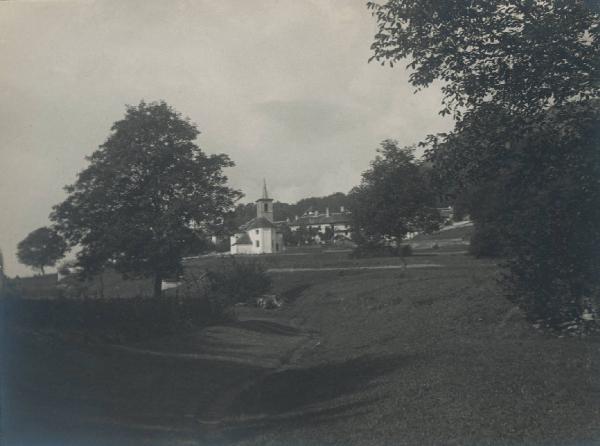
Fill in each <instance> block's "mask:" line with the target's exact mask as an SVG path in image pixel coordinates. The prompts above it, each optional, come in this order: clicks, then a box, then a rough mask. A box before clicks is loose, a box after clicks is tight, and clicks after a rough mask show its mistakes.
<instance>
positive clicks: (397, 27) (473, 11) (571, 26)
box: [368, 0, 600, 116]
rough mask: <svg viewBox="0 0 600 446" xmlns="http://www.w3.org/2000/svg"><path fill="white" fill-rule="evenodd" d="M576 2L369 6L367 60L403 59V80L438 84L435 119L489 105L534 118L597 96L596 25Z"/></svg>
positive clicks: (394, 1) (406, 0) (599, 29)
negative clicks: (372, 20)
mask: <svg viewBox="0 0 600 446" xmlns="http://www.w3.org/2000/svg"><path fill="white" fill-rule="evenodd" d="M588 3H589V2H584V1H582V0H561V1H555V0H541V1H531V0H527V1H523V0H502V1H498V0H446V1H443V2H440V1H438V0H389V1H387V2H385V3H383V4H377V3H375V2H369V3H368V7H369V8H370V10H371V11H372V12H373V14H374V16H375V17H376V19H377V24H378V32H377V34H376V36H375V41H374V42H373V44H372V47H371V48H372V50H373V52H374V55H373V58H374V59H376V60H378V61H380V62H382V63H385V62H389V63H390V65H392V66H393V64H394V63H397V62H399V61H400V60H403V59H409V63H408V68H409V69H411V70H412V73H411V75H410V82H411V83H412V84H413V85H414V86H415V87H417V89H421V88H424V87H427V86H429V85H431V83H432V82H433V81H434V80H440V81H442V82H443V87H442V92H443V95H444V96H443V109H442V113H450V112H454V113H457V116H460V115H461V111H464V110H474V109H477V108H478V107H480V106H482V105H485V104H495V105H497V106H500V107H501V108H503V109H505V110H507V111H511V112H514V111H520V112H526V113H527V114H538V113H539V112H540V110H543V109H547V108H549V107H550V106H555V105H560V104H565V103H569V102H572V101H574V100H577V101H579V100H586V99H588V98H592V97H597V96H598V94H599V92H600V84H598V82H597V75H598V69H599V68H600V67H599V62H598V61H599V60H600V26H599V25H600V20H599V16H598V14H597V13H596V12H595V11H593V10H592V9H590V8H589V5H588Z"/></svg>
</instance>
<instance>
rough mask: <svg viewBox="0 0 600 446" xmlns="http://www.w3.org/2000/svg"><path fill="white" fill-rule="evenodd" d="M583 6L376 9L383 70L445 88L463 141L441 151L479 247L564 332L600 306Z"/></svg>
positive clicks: (446, 141) (454, 135) (412, 3)
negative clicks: (402, 66) (404, 69)
mask: <svg viewBox="0 0 600 446" xmlns="http://www.w3.org/2000/svg"><path fill="white" fill-rule="evenodd" d="M590 4H591V2H586V1H582V0H562V1H554V0H541V1H522V0H503V1H496V0H469V1H466V0H449V1H444V2H438V1H435V0H390V1H387V2H385V3H384V4H381V5H380V4H375V3H370V4H369V8H370V9H371V10H372V11H373V13H374V15H375V17H376V19H377V23H378V28H379V30H378V33H377V35H376V36H375V41H374V43H373V45H372V48H373V51H374V56H373V57H374V58H375V59H377V60H379V61H380V62H382V63H385V62H389V63H390V64H394V63H396V62H398V61H400V60H402V59H409V61H408V68H409V69H410V70H412V73H411V76H410V82H411V83H412V84H413V85H414V86H415V87H416V88H417V89H420V88H424V87H427V86H429V85H431V83H432V82H433V81H435V80H438V81H441V82H442V85H443V87H442V91H443V101H442V110H441V112H440V113H441V114H446V113H451V114H452V115H453V116H454V118H455V121H456V122H455V128H454V131H452V132H450V133H448V134H441V135H437V136H434V137H433V136H432V137H429V138H428V141H427V142H426V144H427V145H428V146H429V151H428V157H429V159H430V160H431V161H432V162H433V165H434V169H435V171H436V176H437V178H438V179H439V180H441V181H442V182H443V184H444V187H446V188H448V189H453V191H454V193H455V195H456V196H461V197H462V198H463V199H464V200H465V202H466V206H467V208H468V211H469V213H470V214H471V217H472V218H473V219H474V221H475V230H476V238H475V241H476V242H477V245H478V246H479V248H477V249H481V247H483V248H485V249H487V250H489V251H496V252H495V254H501V255H503V256H505V257H506V259H507V261H506V263H505V266H506V267H507V268H508V274H507V279H508V280H507V281H506V282H505V284H506V285H507V287H508V289H509V290H510V291H511V295H512V298H513V299H514V300H515V301H517V302H519V303H520V304H521V306H522V307H523V308H525V310H526V312H527V315H528V316H529V317H530V318H531V319H532V320H538V321H539V320H542V321H544V322H546V323H547V324H548V325H551V326H554V327H558V326H561V325H562V324H564V323H565V322H569V321H572V320H574V319H575V320H581V318H582V315H583V314H584V313H585V312H586V311H587V310H588V308H587V306H588V305H589V302H590V301H594V300H595V301H596V304H598V301H599V297H600V296H599V294H600V279H599V278H600V265H599V264H598V261H597V258H598V255H597V252H598V248H599V247H600V233H599V232H598V230H597V229H596V228H595V224H594V223H592V222H596V221H598V218H599V216H598V211H597V209H598V206H600V201H599V198H598V197H599V196H600V181H599V180H598V178H600V170H599V167H598V166H599V165H600V160H599V159H598V138H597V136H598V135H597V130H596V129H597V128H598V125H599V124H600V119H599V113H598V98H599V96H600V83H598V82H597V79H598V74H599V70H600V16H599V15H598V12H597V10H593V9H590V8H589V6H590Z"/></svg>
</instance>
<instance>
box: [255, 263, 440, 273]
mask: <svg viewBox="0 0 600 446" xmlns="http://www.w3.org/2000/svg"><path fill="white" fill-rule="evenodd" d="M442 267H443V265H438V264H436V263H412V264H408V265H373V266H330V267H329V266H325V267H321V268H269V269H268V270H267V272H268V273H299V272H319V271H324V272H326V271H370V270H378V269H381V270H386V269H420V268H442Z"/></svg>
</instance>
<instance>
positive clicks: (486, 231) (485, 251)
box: [469, 223, 506, 258]
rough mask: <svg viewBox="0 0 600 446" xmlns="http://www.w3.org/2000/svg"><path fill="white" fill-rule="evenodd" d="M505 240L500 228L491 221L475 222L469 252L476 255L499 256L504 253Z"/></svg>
mask: <svg viewBox="0 0 600 446" xmlns="http://www.w3.org/2000/svg"><path fill="white" fill-rule="evenodd" d="M505 246H506V241H504V239H503V237H502V230H501V229H500V228H498V227H497V226H496V225H494V224H493V223H485V224H483V223H476V224H475V227H474V230H473V235H472V236H471V242H470V244H469V252H470V253H471V254H473V255H474V256H476V257H492V258H494V257H501V256H502V255H503V254H504V253H505Z"/></svg>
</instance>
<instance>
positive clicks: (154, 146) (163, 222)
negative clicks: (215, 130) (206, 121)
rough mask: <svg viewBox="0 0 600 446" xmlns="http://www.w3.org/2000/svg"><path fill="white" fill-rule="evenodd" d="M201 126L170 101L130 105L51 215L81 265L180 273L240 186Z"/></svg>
mask: <svg viewBox="0 0 600 446" xmlns="http://www.w3.org/2000/svg"><path fill="white" fill-rule="evenodd" d="M198 134H199V131H198V130H197V128H196V126H195V125H194V124H193V123H192V122H190V121H189V119H184V118H182V117H181V115H180V114H179V113H178V112H176V111H175V110H173V109H172V108H171V107H170V106H169V105H167V104H166V103H165V102H152V103H146V102H144V101H142V102H140V104H139V105H137V106H128V107H127V110H126V114H125V117H124V118H123V119H121V120H119V121H117V122H115V123H114V124H113V126H112V128H111V134H110V135H109V137H108V138H107V140H106V142H105V143H104V144H102V145H101V146H100V147H99V149H98V150H96V151H95V152H94V153H93V154H92V155H91V156H90V157H89V158H88V160H89V166H88V167H87V168H85V169H84V170H83V171H82V172H80V173H79V175H78V178H77V181H76V182H75V183H74V184H72V185H69V186H67V187H66V188H65V190H66V191H67V193H68V196H67V198H66V199H65V201H64V202H62V203H61V204H59V205H57V206H55V207H54V210H53V213H52V215H51V219H52V220H53V221H54V222H55V224H56V227H57V229H58V230H59V231H60V233H61V234H63V236H64V237H65V239H66V240H67V241H68V243H69V245H70V246H72V247H75V246H78V247H80V251H79V252H78V254H77V259H78V263H79V266H81V267H82V268H83V269H84V271H86V272H88V273H94V272H96V271H98V270H100V269H101V268H103V267H105V266H106V265H110V266H112V267H114V268H115V269H117V270H118V271H121V272H122V273H124V274H129V275H133V276H147V277H154V289H155V295H159V294H160V284H161V280H162V278H164V277H165V276H167V275H174V274H178V273H180V272H181V258H182V256H184V255H186V254H187V253H189V252H193V251H198V250H200V249H202V245H203V243H205V240H206V236H207V235H208V233H209V232H210V230H211V228H212V227H213V226H217V225H219V224H221V223H222V218H223V215H224V214H225V213H226V212H227V211H229V210H230V209H231V207H232V206H233V204H234V202H235V201H236V200H237V199H238V198H239V197H240V196H241V193H240V192H238V191H236V190H233V189H232V188H230V187H229V186H228V185H227V177H226V175H225V174H224V172H223V169H225V168H227V167H231V166H233V162H232V161H231V160H230V159H229V157H228V156H227V155H225V154H217V155H207V154H205V153H204V152H203V151H202V150H201V149H200V148H199V147H198V146H197V145H196V144H195V142H194V140H195V139H196V137H197V136H198Z"/></svg>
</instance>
